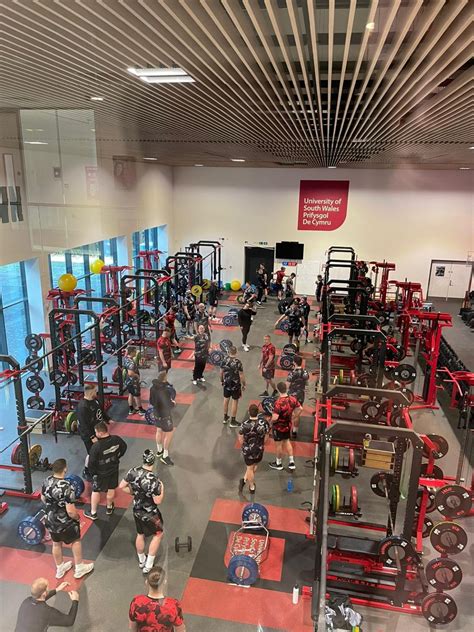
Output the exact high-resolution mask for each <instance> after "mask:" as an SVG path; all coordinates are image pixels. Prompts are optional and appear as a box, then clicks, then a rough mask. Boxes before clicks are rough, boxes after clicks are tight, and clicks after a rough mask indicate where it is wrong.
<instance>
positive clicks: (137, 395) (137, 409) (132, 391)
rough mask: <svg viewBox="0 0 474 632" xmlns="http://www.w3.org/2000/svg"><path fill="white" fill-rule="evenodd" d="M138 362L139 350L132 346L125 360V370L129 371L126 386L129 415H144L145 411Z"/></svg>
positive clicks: (128, 349) (128, 348)
mask: <svg viewBox="0 0 474 632" xmlns="http://www.w3.org/2000/svg"><path fill="white" fill-rule="evenodd" d="M138 365H139V361H138V349H137V348H136V347H135V346H133V345H130V346H129V347H127V353H126V355H125V356H124V358H123V368H124V369H125V370H126V371H127V375H126V377H125V383H124V386H125V388H126V390H127V392H128V414H129V415H144V414H145V409H144V408H143V406H142V400H141V387H140V369H139V366H138Z"/></svg>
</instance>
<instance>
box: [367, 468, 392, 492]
mask: <svg viewBox="0 0 474 632" xmlns="http://www.w3.org/2000/svg"><path fill="white" fill-rule="evenodd" d="M392 482H393V474H390V473H389V472H376V473H375V474H374V475H373V476H372V478H371V479H370V489H371V490H372V491H373V492H374V494H376V495H377V496H381V497H382V498H386V497H387V494H388V492H389V490H390V485H391V484H392ZM385 490H387V491H385Z"/></svg>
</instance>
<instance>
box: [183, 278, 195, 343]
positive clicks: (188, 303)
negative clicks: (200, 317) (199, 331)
mask: <svg viewBox="0 0 474 632" xmlns="http://www.w3.org/2000/svg"><path fill="white" fill-rule="evenodd" d="M183 311H184V314H185V316H186V337H187V338H194V317H195V316H196V299H195V298H194V296H193V295H192V294H191V290H187V292H186V295H185V297H184V301H183Z"/></svg>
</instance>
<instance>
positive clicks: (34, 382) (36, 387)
mask: <svg viewBox="0 0 474 632" xmlns="http://www.w3.org/2000/svg"><path fill="white" fill-rule="evenodd" d="M25 386H26V388H27V389H28V390H29V391H30V393H40V392H41V391H42V390H43V388H44V380H43V378H42V377H41V376H40V375H29V376H28V377H27V378H26V382H25Z"/></svg>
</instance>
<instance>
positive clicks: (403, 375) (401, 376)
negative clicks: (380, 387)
mask: <svg viewBox="0 0 474 632" xmlns="http://www.w3.org/2000/svg"><path fill="white" fill-rule="evenodd" d="M392 375H393V377H394V379H395V380H397V381H399V382H402V383H404V384H411V383H412V382H414V381H415V380H416V369H415V367H413V366H411V364H399V365H398V366H397V367H395V368H394V369H393V371H392Z"/></svg>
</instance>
